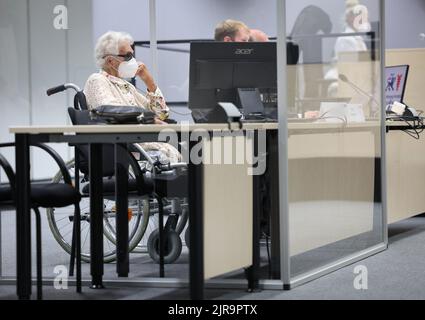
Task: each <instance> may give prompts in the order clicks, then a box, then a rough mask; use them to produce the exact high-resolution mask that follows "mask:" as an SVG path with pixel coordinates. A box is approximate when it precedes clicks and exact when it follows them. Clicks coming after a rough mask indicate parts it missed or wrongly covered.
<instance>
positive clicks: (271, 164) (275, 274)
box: [267, 131, 280, 279]
mask: <svg viewBox="0 0 425 320" xmlns="http://www.w3.org/2000/svg"><path fill="white" fill-rule="evenodd" d="M267 153H268V156H267V175H268V180H267V183H269V186H268V189H269V191H270V193H269V197H270V199H269V201H270V217H269V223H270V238H271V273H272V279H280V230H279V225H280V223H279V221H280V218H279V215H280V211H279V149H278V136H277V131H268V133H267Z"/></svg>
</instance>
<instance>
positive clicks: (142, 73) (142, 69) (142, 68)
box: [136, 63, 157, 92]
mask: <svg viewBox="0 0 425 320" xmlns="http://www.w3.org/2000/svg"><path fill="white" fill-rule="evenodd" d="M136 75H137V76H139V77H140V79H142V80H143V82H144V83H145V85H146V87H147V88H148V90H149V91H150V92H155V91H156V88H157V87H156V84H155V80H154V79H153V77H152V75H151V73H150V72H149V70H148V67H146V65H145V64H144V63H140V64H139V69H138V70H137V73H136Z"/></svg>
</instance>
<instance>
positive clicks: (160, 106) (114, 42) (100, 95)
mask: <svg viewBox="0 0 425 320" xmlns="http://www.w3.org/2000/svg"><path fill="white" fill-rule="evenodd" d="M133 43H134V41H133V38H132V37H131V36H130V35H129V34H127V33H123V32H115V31H109V32H107V33H105V34H104V35H102V36H101V37H100V38H99V40H98V41H97V44H96V48H95V58H96V62H97V65H98V67H99V68H100V69H101V70H100V72H98V73H94V74H92V75H91V76H90V77H89V78H88V80H87V82H86V85H85V88H84V94H85V95H86V98H87V104H88V107H89V109H93V108H97V107H99V106H102V105H116V106H139V107H143V108H146V109H149V110H151V111H153V112H154V113H155V114H156V119H155V123H157V124H165V123H166V122H165V121H166V120H167V119H168V115H169V108H168V107H167V105H166V103H165V99H164V97H163V95H162V93H161V90H160V89H159V88H158V86H157V85H156V83H155V80H154V79H153V77H152V75H151V74H150V72H149V70H148V68H147V67H146V65H145V64H143V63H141V62H137V61H136V59H135V58H134V51H133V49H132V47H131V46H132V44H133ZM135 76H138V77H139V78H140V79H141V80H142V81H143V82H144V83H145V85H146V88H147V90H148V92H147V93H146V94H145V95H144V94H142V93H140V92H139V91H138V90H137V89H136V87H135V86H133V85H132V84H131V83H130V82H128V81H127V79H131V78H134V77H135ZM142 146H143V148H145V149H146V150H147V151H160V152H161V153H162V154H164V155H165V156H166V157H167V158H168V160H169V161H170V162H172V163H174V162H178V161H179V158H180V155H179V153H178V151H177V150H176V149H175V148H174V147H172V146H171V145H169V144H165V143H143V144H142Z"/></svg>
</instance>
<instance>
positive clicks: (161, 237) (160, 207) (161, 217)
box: [157, 197, 165, 278]
mask: <svg viewBox="0 0 425 320" xmlns="http://www.w3.org/2000/svg"><path fill="white" fill-rule="evenodd" d="M157 200H158V231H159V234H158V247H159V277H160V278H164V277H165V266H164V265H165V262H164V252H165V250H164V249H165V239H164V233H165V232H164V204H163V202H162V198H161V197H157Z"/></svg>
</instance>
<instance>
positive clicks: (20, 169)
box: [15, 134, 32, 300]
mask: <svg viewBox="0 0 425 320" xmlns="http://www.w3.org/2000/svg"><path fill="white" fill-rule="evenodd" d="M15 142H16V149H15V152H16V245H17V249H16V251H17V261H16V269H17V270H16V275H17V283H16V286H17V294H18V297H19V299H21V300H29V299H30V297H31V293H32V292H31V290H32V288H31V215H30V214H31V194H30V193H31V184H30V150H29V135H27V134H16V135H15Z"/></svg>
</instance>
